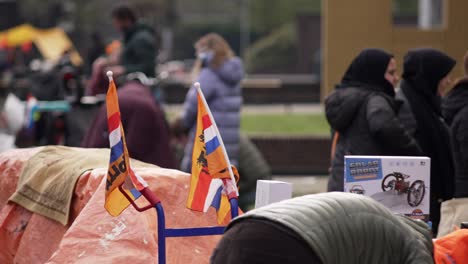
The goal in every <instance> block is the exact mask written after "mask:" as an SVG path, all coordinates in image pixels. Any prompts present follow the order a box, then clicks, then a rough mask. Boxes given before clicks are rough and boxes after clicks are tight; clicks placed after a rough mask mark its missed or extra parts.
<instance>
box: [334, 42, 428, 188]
mask: <svg viewBox="0 0 468 264" xmlns="http://www.w3.org/2000/svg"><path fill="white" fill-rule="evenodd" d="M397 82H398V76H397V74H396V61H395V59H394V58H393V56H392V55H390V54H388V53H387V52H385V51H383V50H379V49H365V50H363V51H362V52H361V53H360V54H359V55H358V56H357V57H356V58H355V59H354V60H353V62H352V63H351V65H350V66H349V68H348V70H347V71H346V73H345V75H344V77H343V79H342V81H341V83H340V84H339V85H338V86H337V87H336V90H335V91H334V92H333V93H332V94H331V95H330V96H329V97H328V98H327V99H326V100H325V112H326V116H327V120H328V122H329V123H330V126H331V127H332V129H333V130H334V138H335V139H337V140H336V146H335V147H334V148H332V149H334V153H333V157H332V167H331V177H330V179H329V181H328V191H343V187H344V186H343V179H344V155H398V156H414V155H420V154H421V151H420V149H419V147H418V145H417V144H416V142H415V140H414V139H413V138H412V137H411V136H410V135H409V134H408V133H407V132H406V130H405V129H404V128H403V126H402V125H401V124H400V122H399V120H398V119H397V111H398V108H399V104H398V103H397V102H396V101H395V99H394V97H395V91H394V86H395V85H396V83H397ZM334 141H335V140H334Z"/></svg>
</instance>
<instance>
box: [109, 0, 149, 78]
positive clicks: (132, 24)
mask: <svg viewBox="0 0 468 264" xmlns="http://www.w3.org/2000/svg"><path fill="white" fill-rule="evenodd" d="M112 19H113V23H114V26H115V27H116V28H117V29H118V30H119V31H120V32H121V33H122V34H123V47H122V51H121V54H120V58H119V65H114V66H111V67H110V68H109V70H112V71H113V72H114V74H115V75H123V74H128V73H132V72H142V73H144V74H145V75H146V76H147V77H154V76H155V71H156V69H155V67H156V65H155V63H156V52H157V51H156V45H155V31H154V30H153V28H151V27H149V26H148V25H145V24H143V23H139V22H138V21H137V17H136V14H135V12H134V11H133V10H132V9H131V8H130V7H128V6H125V5H122V6H118V7H116V8H115V9H114V10H112Z"/></svg>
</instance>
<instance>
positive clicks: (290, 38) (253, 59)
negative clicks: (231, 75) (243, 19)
mask: <svg viewBox="0 0 468 264" xmlns="http://www.w3.org/2000/svg"><path fill="white" fill-rule="evenodd" d="M296 35H297V34H296V29H295V27H294V25H293V24H291V23H289V24H285V25H283V26H281V27H280V28H278V29H277V30H276V31H273V32H272V33H271V34H270V35H268V36H266V37H264V38H262V39H260V40H258V41H257V42H255V43H253V44H252V45H251V46H250V47H249V48H248V49H247V51H246V54H245V55H246V61H245V65H246V69H247V72H249V73H263V72H268V73H276V72H288V70H289V71H291V70H292V71H294V69H295V63H296V61H297V46H296Z"/></svg>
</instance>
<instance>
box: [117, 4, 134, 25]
mask: <svg viewBox="0 0 468 264" xmlns="http://www.w3.org/2000/svg"><path fill="white" fill-rule="evenodd" d="M112 17H113V18H115V19H118V20H126V19H128V20H129V21H130V22H132V23H135V22H136V15H135V12H133V10H132V9H131V8H130V7H129V6H126V5H121V6H117V7H115V8H114V9H113V10H112Z"/></svg>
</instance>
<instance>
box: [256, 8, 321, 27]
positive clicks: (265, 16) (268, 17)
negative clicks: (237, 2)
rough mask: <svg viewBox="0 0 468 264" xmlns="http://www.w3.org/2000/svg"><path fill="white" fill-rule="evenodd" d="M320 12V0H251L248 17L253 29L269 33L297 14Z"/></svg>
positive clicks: (288, 21)
mask: <svg viewBox="0 0 468 264" xmlns="http://www.w3.org/2000/svg"><path fill="white" fill-rule="evenodd" d="M299 13H308V14H316V13H320V0H287V1H286V0H251V1H250V18H251V26H252V28H253V30H254V31H257V32H260V33H269V32H270V31H272V30H275V29H276V28H277V27H279V26H281V25H283V24H285V23H290V22H291V21H293V20H294V19H295V17H296V15H297V14H299Z"/></svg>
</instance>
